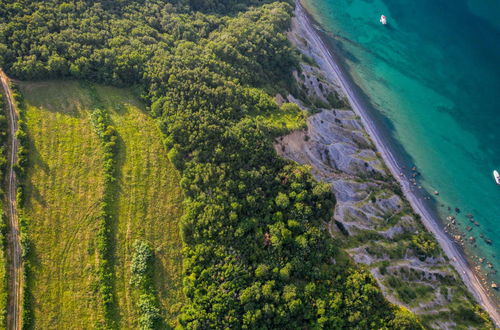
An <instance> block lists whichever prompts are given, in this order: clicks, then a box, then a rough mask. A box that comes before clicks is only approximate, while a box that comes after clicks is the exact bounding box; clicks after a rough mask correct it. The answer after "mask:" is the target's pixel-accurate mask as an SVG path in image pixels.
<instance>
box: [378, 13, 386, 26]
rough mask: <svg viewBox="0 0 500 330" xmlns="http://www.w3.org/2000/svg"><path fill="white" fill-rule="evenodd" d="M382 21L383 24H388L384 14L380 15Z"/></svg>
mask: <svg viewBox="0 0 500 330" xmlns="http://www.w3.org/2000/svg"><path fill="white" fill-rule="evenodd" d="M380 23H382V24H383V25H386V24H387V18H386V17H385V16H384V15H382V16H380Z"/></svg>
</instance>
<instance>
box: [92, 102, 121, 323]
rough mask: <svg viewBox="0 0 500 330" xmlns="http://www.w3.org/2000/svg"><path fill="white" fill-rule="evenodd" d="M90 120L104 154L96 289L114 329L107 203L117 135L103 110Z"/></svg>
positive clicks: (111, 180) (110, 199) (110, 188)
mask: <svg viewBox="0 0 500 330" xmlns="http://www.w3.org/2000/svg"><path fill="white" fill-rule="evenodd" d="M90 119H91V122H92V125H93V127H94V130H95V132H96V134H97V135H98V137H99V139H100V140H101V145H102V148H103V153H104V167H103V172H104V193H103V198H102V201H101V205H100V208H101V210H100V215H99V221H100V223H99V229H98V232H97V249H98V252H99V258H100V260H99V282H100V283H99V291H100V293H101V299H102V305H103V310H104V318H105V323H106V327H108V328H113V327H114V320H113V318H112V306H113V303H114V297H113V292H112V281H113V267H112V264H111V259H112V255H111V232H110V224H111V220H112V215H111V210H110V204H111V202H112V200H113V187H112V184H113V183H114V182H115V181H116V177H115V172H116V171H115V164H116V161H115V155H116V139H117V134H116V130H115V128H114V127H113V126H112V125H111V120H110V118H109V115H108V113H107V112H106V111H105V110H102V109H96V110H94V111H93V112H92V114H91V117H90Z"/></svg>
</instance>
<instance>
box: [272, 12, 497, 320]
mask: <svg viewBox="0 0 500 330" xmlns="http://www.w3.org/2000/svg"><path fill="white" fill-rule="evenodd" d="M308 24H310V23H309V21H308V20H307V17H306V16H305V13H304V12H303V9H302V8H301V6H300V5H297V9H296V17H295V18H294V19H293V22H292V29H291V31H290V32H289V34H288V38H289V40H290V41H291V42H292V44H293V45H294V46H295V47H296V48H297V49H298V50H299V51H300V53H301V54H302V55H303V57H304V59H305V61H304V62H303V63H301V69H300V72H298V73H296V74H295V78H296V80H297V83H298V85H299V89H300V90H301V93H302V96H303V97H302V98H300V97H299V99H296V98H294V97H293V96H291V95H289V96H288V101H291V102H295V103H297V104H298V105H299V106H300V107H301V108H302V109H304V110H305V111H308V112H309V113H313V114H312V115H310V116H309V118H308V119H307V128H306V129H304V130H300V131H295V132H293V133H291V134H289V135H287V136H284V137H281V138H279V139H278V140H277V141H276V144H275V149H276V151H277V152H278V153H279V154H280V155H282V156H283V157H285V158H288V159H291V160H293V161H296V162H298V163H300V164H305V165H309V166H311V171H312V173H313V175H314V176H315V177H316V179H318V180H321V181H324V182H327V183H329V184H330V186H331V188H332V191H333V192H334V194H335V196H336V199H337V205H336V207H335V211H334V216H333V219H332V221H331V222H330V224H329V229H330V232H331V234H332V235H333V236H334V237H335V238H336V240H337V242H339V243H340V244H341V246H342V247H343V248H344V250H345V251H346V252H347V254H348V255H349V256H350V257H351V258H352V259H353V260H354V261H356V262H357V263H359V264H362V265H364V267H366V268H367V269H368V270H369V271H370V272H371V274H372V275H373V276H374V278H376V280H377V282H378V284H379V285H380V287H381V288H382V291H383V292H384V294H385V296H386V297H387V299H388V300H389V301H391V302H392V303H395V304H398V305H402V306H405V307H407V308H408V309H409V310H411V311H413V312H414V313H415V314H417V315H418V316H419V318H420V319H421V320H422V322H423V323H424V324H425V325H426V326H428V327H431V328H440V329H442V328H456V327H457V326H459V327H472V328H478V327H481V326H480V325H484V324H483V322H484V320H485V319H487V316H486V313H485V312H484V311H482V310H481V308H480V307H479V305H478V304H476V302H475V301H474V297H473V296H472V295H471V293H470V292H469V291H468V290H467V286H466V285H464V283H463V282H462V279H461V276H460V275H459V274H458V273H457V271H456V269H455V268H454V267H453V265H452V264H451V263H450V259H449V257H450V258H453V259H455V258H454V257H452V256H450V254H449V253H447V251H443V249H442V248H441V247H440V245H439V243H440V242H439V243H438V240H436V239H435V238H434V237H433V236H432V235H431V233H430V232H429V231H428V230H427V229H426V226H424V224H423V223H422V221H421V217H420V215H417V214H416V213H415V212H414V208H413V207H412V205H411V204H410V203H409V202H408V200H407V198H406V197H405V194H404V193H403V190H402V188H401V186H400V184H399V183H398V181H397V180H396V179H395V178H394V177H393V175H392V174H393V173H391V171H390V169H389V168H388V167H387V166H386V163H385V162H384V159H383V157H382V155H381V154H380V153H379V152H378V150H377V147H376V145H375V144H374V143H373V142H372V138H371V137H370V135H369V134H368V132H367V130H366V129H365V125H364V123H363V121H362V119H361V118H360V117H359V115H360V114H359V113H358V112H356V111H354V110H352V109H351V106H350V105H349V102H348V101H347V100H348V96H349V95H347V94H346V92H345V90H344V88H343V87H342V83H341V81H338V79H336V77H334V76H332V75H331V74H328V70H326V68H325V67H326V66H327V65H328V64H329V63H328V62H329V61H331V58H327V54H325V53H324V52H323V51H321V49H318V47H315V45H314V42H313V41H314V40H311V36H310V33H311V32H310V30H309V29H310V28H311V27H310V26H309V25H308ZM453 261H454V262H456V260H453ZM455 267H456V266H455ZM464 272H465V271H464ZM470 287H471V285H469V289H470ZM476 299H477V300H479V301H481V299H478V297H477V296H476ZM493 308H494V307H493ZM490 312H491V311H490ZM493 312H494V311H493ZM492 317H493V318H494V315H492Z"/></svg>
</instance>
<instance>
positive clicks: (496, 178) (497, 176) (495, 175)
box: [493, 171, 500, 185]
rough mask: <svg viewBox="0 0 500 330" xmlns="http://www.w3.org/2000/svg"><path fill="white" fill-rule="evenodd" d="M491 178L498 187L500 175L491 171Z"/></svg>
mask: <svg viewBox="0 0 500 330" xmlns="http://www.w3.org/2000/svg"><path fill="white" fill-rule="evenodd" d="M493 177H494V178H495V181H496V183H497V184H498V185H500V174H498V172H497V171H493Z"/></svg>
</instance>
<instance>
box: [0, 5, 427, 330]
mask: <svg viewBox="0 0 500 330" xmlns="http://www.w3.org/2000/svg"><path fill="white" fill-rule="evenodd" d="M267 2H268V3H265V2H261V1H257V0H244V1H235V0H216V1H215V0H187V1H171V2H165V1H160V0H142V1H141V0H120V1H105V0H98V1H90V0H88V1H85V0H76V1H61V0H49V1H29V0H22V1H14V0H6V1H2V2H1V3H0V17H3V18H4V21H3V22H2V23H1V25H0V57H1V60H0V62H1V64H2V66H3V67H4V68H5V69H6V71H7V72H8V73H9V74H11V75H13V76H14V77H16V78H19V79H47V78H72V79H84V80H90V81H96V82H103V83H108V84H114V85H137V86H140V87H141V88H142V90H143V97H144V99H145V100H146V102H147V103H148V104H150V108H151V114H152V115H153V116H154V117H156V118H157V119H158V121H159V122H160V126H161V129H162V132H163V133H164V142H165V145H166V147H167V148H168V150H169V157H170V159H171V160H172V162H173V163H174V164H175V166H176V167H177V168H178V169H179V170H180V172H181V185H182V188H183V191H184V194H185V200H184V216H183V217H182V219H181V221H180V227H181V231H182V237H183V241H184V251H183V252H184V281H183V285H184V291H185V294H186V296H187V298H188V299H187V302H186V304H185V306H184V307H183V309H182V313H181V315H180V318H179V321H180V324H181V325H182V326H183V327H186V328H192V329H205V328H229V327H231V328H261V329H265V328H269V329H271V328H315V329H317V328H363V329H366V328H377V329H382V328H406V329H413V328H420V326H419V324H418V321H417V320H416V319H415V318H414V316H413V315H412V314H411V313H409V312H407V311H405V310H401V309H399V308H398V307H396V306H393V305H391V304H390V303H389V302H387V301H386V300H385V299H384V297H383V296H382V293H381V291H380V289H379V288H378V286H377V284H376V282H375V280H374V279H373V278H372V277H371V276H370V275H369V274H368V273H367V272H365V271H363V270H361V269H358V268H356V267H355V266H353V265H351V264H350V263H346V262H342V263H341V264H339V263H338V262H337V261H336V258H337V255H338V251H337V249H336V248H335V242H334V241H333V239H332V238H331V236H330V235H329V233H328V231H327V226H326V223H327V222H328V221H329V220H330V218H331V212H332V210H333V207H334V202H335V199H334V196H333V194H332V193H331V190H330V188H329V186H328V185H327V184H324V183H318V182H316V181H315V180H314V179H313V178H312V176H311V174H310V172H309V169H308V168H307V167H304V166H299V165H297V164H293V163H291V162H289V161H285V160H284V159H281V158H279V157H278V156H277V154H276V153H275V151H274V149H273V146H272V142H273V138H274V137H275V136H276V134H277V132H276V131H275V130H274V129H273V128H272V127H270V126H268V125H266V124H265V123H263V122H261V121H259V119H258V117H257V115H259V114H266V113H271V112H275V111H278V110H279V108H278V106H277V105H276V103H275V102H274V100H273V98H272V97H271V96H270V95H269V94H268V91H269V86H278V85H280V86H286V85H287V84H289V82H290V81H292V77H291V72H292V70H293V69H294V67H295V66H296V65H297V63H298V59H297V56H296V55H295V54H294V51H293V49H292V48H291V45H290V44H289V43H288V41H287V38H286V36H285V31H286V30H287V29H288V28H289V25H290V19H291V15H292V6H291V5H290V4H289V3H287V2H282V1H275V2H271V1H267ZM297 111H300V110H298V109H297Z"/></svg>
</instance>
